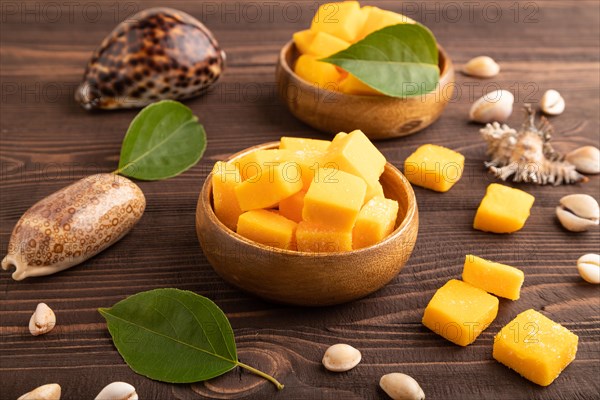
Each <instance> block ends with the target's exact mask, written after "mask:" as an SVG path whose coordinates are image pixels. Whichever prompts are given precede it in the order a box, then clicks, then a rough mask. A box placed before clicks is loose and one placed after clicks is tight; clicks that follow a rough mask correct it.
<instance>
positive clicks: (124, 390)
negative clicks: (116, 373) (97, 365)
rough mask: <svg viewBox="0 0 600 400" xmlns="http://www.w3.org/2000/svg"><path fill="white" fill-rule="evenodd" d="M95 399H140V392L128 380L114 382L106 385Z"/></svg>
mask: <svg viewBox="0 0 600 400" xmlns="http://www.w3.org/2000/svg"><path fill="white" fill-rule="evenodd" d="M95 400H138V394H137V393H136V392H135V388H134V387H133V386H132V385H130V384H129V383H127V382H113V383H110V384H108V385H106V386H105V387H104V389H102V390H101V391H100V393H98V396H96V399H95Z"/></svg>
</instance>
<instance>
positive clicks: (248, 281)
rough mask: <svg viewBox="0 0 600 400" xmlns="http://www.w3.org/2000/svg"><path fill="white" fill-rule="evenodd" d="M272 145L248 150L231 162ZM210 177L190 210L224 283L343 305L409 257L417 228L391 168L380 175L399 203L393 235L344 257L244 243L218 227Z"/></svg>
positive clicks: (408, 194) (285, 299) (405, 186)
mask: <svg viewBox="0 0 600 400" xmlns="http://www.w3.org/2000/svg"><path fill="white" fill-rule="evenodd" d="M277 146H278V142H274V143H267V144H263V145H259V146H254V147H251V148H249V149H247V150H244V151H242V152H240V153H238V154H235V155H234V156H232V157H231V159H237V158H239V157H242V156H244V155H245V154H248V153H249V152H252V151H255V150H259V149H272V148H277ZM211 180H212V175H209V176H208V177H207V178H206V181H205V182H204V185H203V187H202V191H201V193H200V197H199V198H198V207H197V209H196V232H197V234H198V240H199V241H200V245H201V246H202V250H203V252H204V255H205V256H206V258H207V259H208V261H209V262H210V264H211V265H212V267H213V268H214V270H215V271H216V272H217V273H218V274H219V275H220V276H221V277H223V279H225V280H226V281H227V282H229V283H231V284H233V285H235V286H237V287H239V288H240V289H243V290H245V291H247V292H250V293H253V294H255V295H257V296H260V297H262V298H265V299H268V300H272V301H275V302H280V303H286V304H294V305H303V306H325V305H331V304H339V303H344V302H348V301H351V300H354V299H358V298H360V297H363V296H366V295H368V294H369V293H372V292H374V291H376V290H377V289H379V288H381V287H382V286H384V285H385V284H386V283H388V282H389V281H390V280H392V279H393V278H394V277H395V276H396V275H397V274H398V273H399V272H400V270H401V269H402V267H403V266H404V264H405V263H406V261H407V260H408V258H409V257H410V255H411V253H412V250H413V247H414V245H415V241H416V239H417V231H418V226H419V217H418V211H417V202H416V200H415V194H414V192H413V190H412V187H411V186H410V183H409V182H408V181H407V180H406V178H405V177H404V175H402V173H401V172H400V171H398V169H396V168H395V167H394V166H393V165H392V164H390V163H388V164H387V165H386V166H385V170H384V172H383V175H382V176H381V184H382V185H383V188H384V191H385V194H386V197H388V198H391V199H394V200H397V201H398V203H399V205H400V210H399V212H398V219H397V221H396V229H395V231H394V232H393V233H392V234H391V235H390V236H388V237H387V238H386V239H385V240H383V241H382V242H380V243H378V244H376V245H374V246H371V247H367V248H364V249H361V250H355V251H350V252H344V253H341V252H340V253H305V252H298V251H291V250H281V249H277V248H274V247H270V246H265V245H262V244H259V243H256V242H253V241H251V240H249V239H246V238H244V237H242V236H240V235H238V234H237V233H235V232H233V231H232V230H230V229H229V228H227V227H226V226H225V225H223V224H222V223H221V222H220V221H219V220H218V219H217V216H216V215H215V213H214V211H213V205H212V204H213V203H212V182H211Z"/></svg>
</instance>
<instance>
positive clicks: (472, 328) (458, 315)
mask: <svg viewBox="0 0 600 400" xmlns="http://www.w3.org/2000/svg"><path fill="white" fill-rule="evenodd" d="M497 314H498V298H496V297H494V296H492V295H491V294H488V293H486V292H485V291H483V290H481V289H479V288H476V287H474V286H471V285H470V284H468V283H465V282H463V281H459V280H456V279H452V280H450V281H448V282H447V283H446V284H445V285H444V286H442V287H441V288H439V289H438V290H437V292H435V294H434V295H433V298H432V299H431V301H429V304H428V305H427V307H426V308H425V313H424V314H423V325H425V326H426V327H428V328H429V329H431V330H432V331H434V332H435V333H437V334H438V335H440V336H442V337H444V338H446V339H447V340H449V341H451V342H452V343H455V344H458V345H459V346H467V345H469V344H471V343H473V342H474V341H475V339H477V336H479V335H480V334H481V332H483V331H484V330H485V329H486V328H487V327H488V326H489V325H490V324H491V323H492V321H494V319H495V318H496V315H497Z"/></svg>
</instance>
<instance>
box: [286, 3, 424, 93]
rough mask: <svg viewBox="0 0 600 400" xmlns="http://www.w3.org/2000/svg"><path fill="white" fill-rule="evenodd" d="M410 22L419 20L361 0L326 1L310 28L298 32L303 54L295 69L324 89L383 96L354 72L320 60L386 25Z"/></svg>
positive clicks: (295, 40)
mask: <svg viewBox="0 0 600 400" xmlns="http://www.w3.org/2000/svg"><path fill="white" fill-rule="evenodd" d="M407 23H410V24H414V23H415V21H413V20H412V19H410V18H408V17H406V16H404V15H402V14H397V13H395V12H392V11H387V10H382V9H380V8H377V7H371V6H365V7H362V8H361V7H360V4H359V3H358V1H344V2H339V3H327V4H323V5H321V6H320V7H319V9H318V10H317V13H316V14H315V16H314V17H313V20H312V24H311V26H310V29H307V30H303V31H300V32H296V33H294V43H295V44H296V48H297V49H298V50H299V51H300V53H301V56H300V57H299V58H298V60H297V61H296V65H295V66H294V72H296V74H298V75H299V76H300V77H302V78H303V79H304V80H306V81H308V82H310V83H312V84H314V85H316V86H318V87H320V88H322V89H329V90H338V91H340V92H343V93H348V94H362V95H381V93H379V92H378V91H376V90H375V89H372V88H371V87H370V86H367V85H365V84H364V83H362V82H361V81H360V80H358V79H357V78H356V77H355V76H354V75H352V74H349V73H348V72H346V71H344V70H342V69H340V68H338V67H336V66H335V65H333V64H329V63H326V62H321V61H319V59H321V58H324V57H327V56H330V55H332V54H335V53H337V52H339V51H341V50H344V49H346V48H347V47H349V46H350V45H351V44H353V43H356V42H358V41H360V40H362V39H364V38H365V37H366V36H367V35H369V34H371V33H373V32H375V31H377V30H379V29H382V28H385V27H386V26H390V25H397V24H407Z"/></svg>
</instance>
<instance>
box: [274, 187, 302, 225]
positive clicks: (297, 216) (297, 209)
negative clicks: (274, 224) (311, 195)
mask: <svg viewBox="0 0 600 400" xmlns="http://www.w3.org/2000/svg"><path fill="white" fill-rule="evenodd" d="M304 196H306V192H305V191H302V190H301V191H299V192H298V193H296V194H294V195H292V196H290V197H288V198H287V199H283V200H281V201H280V202H279V214H281V215H283V216H284V217H286V218H287V219H291V220H292V221H294V222H300V221H302V208H304Z"/></svg>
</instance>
